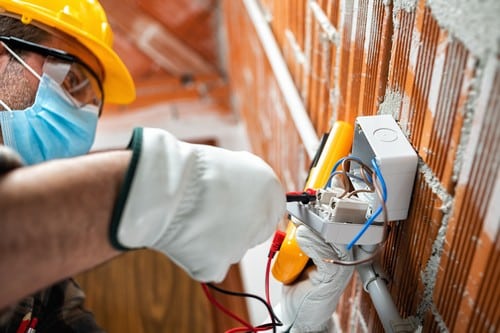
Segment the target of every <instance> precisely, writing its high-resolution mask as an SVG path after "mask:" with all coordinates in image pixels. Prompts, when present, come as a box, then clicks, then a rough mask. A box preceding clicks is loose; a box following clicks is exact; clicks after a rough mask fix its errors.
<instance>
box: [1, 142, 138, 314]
mask: <svg viewBox="0 0 500 333" xmlns="http://www.w3.org/2000/svg"><path fill="white" fill-rule="evenodd" d="M130 158H131V152H130V151H116V152H107V153H105V154H103V153H96V154H91V155H87V156H82V157H78V158H72V159H67V160H59V161H53V162H47V163H42V164H40V165H36V166H33V167H25V168H19V169H16V170H14V171H11V172H9V173H7V174H6V175H4V176H1V177H0V214H1V215H0V216H1V217H0V227H1V229H0V230H1V235H0V309H2V308H3V307H5V306H7V305H8V304H10V303H12V302H15V301H16V300H18V299H20V298H22V297H24V296H26V295H28V294H30V293H33V292H35V291H36V290H38V289H40V288H43V287H45V286H47V285H50V284H51V283H54V282H56V281H58V280H61V279H63V278H66V277H68V276H71V275H74V274H76V273H79V272H81V271H84V270H86V269H89V268H91V267H93V266H95V265H97V264H100V263H102V262H104V261H106V260H108V259H110V258H112V257H114V256H115V255H117V254H118V253H119V252H118V251H116V250H115V249H113V248H112V246H111V245H110V243H109V240H108V227H109V222H110V220H111V215H112V211H113V206H114V203H115V200H116V197H117V195H118V192H119V189H120V185H121V183H122V181H123V178H124V175H125V172H126V170H127V166H128V164H129V161H130Z"/></svg>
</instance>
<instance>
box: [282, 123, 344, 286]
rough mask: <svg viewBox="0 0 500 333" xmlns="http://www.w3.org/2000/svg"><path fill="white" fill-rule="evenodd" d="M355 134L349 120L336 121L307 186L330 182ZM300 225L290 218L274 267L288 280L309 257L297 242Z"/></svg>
mask: <svg viewBox="0 0 500 333" xmlns="http://www.w3.org/2000/svg"><path fill="white" fill-rule="evenodd" d="M353 136H354V130H353V127H352V125H351V124H349V123H348V122H345V121H336V122H335V123H334V124H333V126H332V129H331V130H330V133H329V134H328V138H327V140H326V142H325V143H324V144H322V145H321V147H320V148H319V151H318V152H319V154H318V153H317V154H316V157H317V158H315V161H313V164H312V166H311V169H310V170H309V175H308V178H307V181H306V185H305V188H304V189H305V190H307V189H314V190H316V189H319V188H323V187H324V186H325V185H326V183H327V182H328V179H329V177H330V173H331V171H332V169H333V166H334V165H335V163H336V162H337V161H338V160H340V159H341V158H342V157H345V156H347V155H348V154H349V152H350V151H351V145H352V140H353ZM318 156H319V157H318ZM296 229H297V227H296V225H295V223H294V222H293V221H292V220H290V221H289V222H288V226H287V228H286V237H285V239H284V241H283V243H282V244H281V248H280V251H279V252H278V256H277V257H276V261H275V262H274V266H273V269H272V272H273V276H274V277H275V278H276V280H278V281H281V282H282V283H284V284H288V283H291V282H293V281H294V280H295V279H296V278H297V277H298V276H299V274H300V273H301V272H302V270H303V269H304V267H305V265H306V264H307V261H308V260H309V257H307V256H306V255H305V254H304V253H303V252H302V250H301V249H300V247H299V245H298V244H297V240H296V239H295V232H296Z"/></svg>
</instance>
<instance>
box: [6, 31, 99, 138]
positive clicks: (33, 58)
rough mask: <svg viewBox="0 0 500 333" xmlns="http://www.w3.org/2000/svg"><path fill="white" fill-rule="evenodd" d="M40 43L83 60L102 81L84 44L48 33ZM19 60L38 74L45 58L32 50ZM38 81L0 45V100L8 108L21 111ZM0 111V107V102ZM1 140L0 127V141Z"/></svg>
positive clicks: (28, 104) (31, 96)
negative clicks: (48, 37)
mask: <svg viewBox="0 0 500 333" xmlns="http://www.w3.org/2000/svg"><path fill="white" fill-rule="evenodd" d="M41 45H43V46H47V47H50V48H55V49H59V50H62V51H65V52H68V53H70V54H72V55H74V56H77V57H78V58H80V59H81V60H83V61H84V62H85V63H86V64H87V65H88V66H90V68H91V69H92V70H94V72H95V73H96V74H97V75H98V76H99V78H100V79H101V81H102V78H103V71H102V68H101V66H100V64H99V62H98V60H97V59H96V58H95V56H94V55H93V54H92V53H90V52H89V51H88V50H87V49H86V48H85V47H83V46H82V45H81V44H79V43H78V42H76V41H74V40H73V39H70V38H65V37H61V36H52V37H51V38H50V40H48V41H46V42H44V43H41ZM22 58H23V60H24V61H25V62H26V64H28V65H29V66H30V67H31V68H33V69H34V70H35V71H36V72H37V73H38V74H39V75H41V73H42V67H43V64H44V61H45V57H44V56H42V55H39V54H36V53H34V52H24V54H23V55H22ZM38 83H39V80H38V78H36V77H35V76H34V75H33V74H32V73H30V71H29V70H28V69H27V68H26V67H25V66H24V65H23V64H21V63H20V62H19V61H18V60H16V59H15V58H13V57H11V56H10V54H9V52H7V50H5V49H4V48H3V46H2V45H0V99H1V100H2V101H3V102H5V104H7V105H8V106H9V107H10V108H11V109H12V110H23V109H25V108H27V107H29V106H31V105H32V104H33V103H34V101H35V96H36V92H37V89H38ZM0 110H3V107H2V106H1V105H0ZM1 143H3V138H2V132H1V130H0V144H1Z"/></svg>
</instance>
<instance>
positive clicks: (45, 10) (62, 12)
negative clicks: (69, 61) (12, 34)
mask: <svg viewBox="0 0 500 333" xmlns="http://www.w3.org/2000/svg"><path fill="white" fill-rule="evenodd" d="M2 12H8V13H14V14H17V15H19V16H20V18H21V21H22V22H23V23H25V24H30V23H31V22H32V20H33V21H36V22H40V23H43V24H44V25H46V26H49V27H53V28H55V29H57V30H60V31H62V32H64V33H66V34H68V35H70V36H73V37H74V38H76V39H77V40H78V41H79V42H80V43H81V44H83V45H84V46H86V47H87V48H88V49H89V50H90V51H91V52H93V53H94V55H95V56H96V57H97V59H98V60H99V61H100V62H101V64H102V66H103V68H104V82H103V88H104V98H105V102H110V103H118V104H126V103H130V102H132V101H133V100H134V99H135V86H134V82H133V80H132V77H131V75H130V73H129V71H128V69H127V67H125V64H124V63H123V62H122V60H121V59H120V57H119V56H118V55H117V54H116V53H115V52H114V51H113V49H112V43H113V32H112V31H111V27H110V26H109V23H108V20H107V18H106V13H105V12H104V10H103V8H102V6H101V5H100V4H99V2H98V1H97V0H0V15H1V14H2Z"/></svg>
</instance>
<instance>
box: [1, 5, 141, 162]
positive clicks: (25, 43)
mask: <svg viewBox="0 0 500 333" xmlns="http://www.w3.org/2000/svg"><path fill="white" fill-rule="evenodd" d="M111 43H112V32H111V29H110V27H109V24H108V22H107V18H106V16H105V14H104V11H103V9H102V7H101V6H100V5H99V3H98V2H97V1H95V0H81V1H78V0H51V1H46V0H27V1H22V0H0V110H2V109H5V110H8V112H5V111H4V112H2V113H1V114H0V121H1V126H2V132H4V133H3V134H4V136H6V133H5V132H8V133H7V134H8V135H9V138H7V137H5V143H6V144H8V145H9V141H11V143H12V144H10V146H12V147H13V148H14V149H15V150H17V151H21V150H23V148H24V147H25V146H27V145H29V143H31V144H32V145H39V146H43V145H46V144H51V145H59V148H57V150H59V151H61V148H62V147H64V145H66V146H69V145H70V147H74V146H75V145H78V141H81V144H80V145H81V146H82V148H79V149H77V151H78V154H81V153H82V152H84V150H85V149H90V147H88V148H84V147H83V146H85V147H86V146H88V145H89V142H88V141H89V138H88V136H89V135H90V136H91V140H93V135H94V134H93V132H94V131H95V124H94V122H95V121H96V119H95V121H94V119H93V118H92V117H90V118H89V117H88V115H87V114H88V112H83V113H75V112H73V111H72V109H75V108H70V107H68V105H69V104H71V103H73V104H74V105H76V109H81V110H85V111H89V110H92V109H94V108H97V109H98V111H99V112H100V110H101V108H102V104H103V103H104V102H105V101H106V102H111V103H120V104H124V103H129V102H131V101H132V100H133V99H134V98H135V88H134V85H133V82H132V79H131V77H130V74H129V72H128V70H127V69H126V67H125V65H124V64H123V62H122V61H121V60H120V58H119V57H118V56H117V54H116V53H115V52H114V51H113V50H112V48H111ZM54 88H55V89H54ZM54 91H55V95H53V93H54ZM49 92H50V94H49ZM63 95H66V96H63ZM54 96H55V97H57V98H54ZM61 96H62V98H61ZM26 110H28V111H29V112H25V111H26ZM40 110H43V111H44V112H40ZM47 110H48V111H49V112H46V111H47ZM62 110H66V111H65V112H63V111H62ZM68 110H69V111H68ZM13 111H22V112H13ZM94 113H95V112H94ZM47 114H49V115H47ZM39 115H42V118H43V117H45V118H44V119H42V120H43V121H44V123H43V124H41V122H40V119H39ZM59 116H63V117H64V116H68V118H69V119H66V120H65V121H64V122H65V123H69V124H70V127H71V128H63V127H64V126H62V127H61V125H62V124H61V121H58V122H56V123H52V122H53V119H57V118H58V117H59ZM82 118H84V119H82ZM89 122H90V123H92V125H91V124H90V123H89ZM64 125H65V124H64ZM90 127H94V128H93V129H90ZM57 131H58V132H57ZM50 132H57V133H50ZM75 132H79V137H77V138H76V139H75V138H74V135H72V137H71V139H68V135H69V134H71V133H75ZM47 134H50V135H47ZM27 135H29V137H27ZM84 136H87V137H84ZM49 138H50V139H49ZM58 139H61V140H59V141H66V142H57V141H58ZM0 140H1V137H0ZM33 141H36V142H33ZM47 141H51V142H49V143H47ZM83 141H85V142H83ZM43 149H45V150H50V147H49V148H47V149H46V148H43ZM52 150H53V149H52ZM21 155H23V154H22V153H21ZM25 155H29V156H28V157H26V156H23V157H24V158H25V160H28V163H29V160H30V159H31V157H30V156H31V155H33V153H32V151H31V150H30V151H28V152H26V154H25ZM35 155H39V157H38V158H33V159H32V160H33V163H35V162H39V161H42V160H47V159H50V158H51V157H50V156H53V157H52V158H57V157H67V156H75V155H76V152H72V153H69V152H56V153H51V152H45V151H44V152H41V153H40V154H38V153H35ZM30 164H31V163H30Z"/></svg>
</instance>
